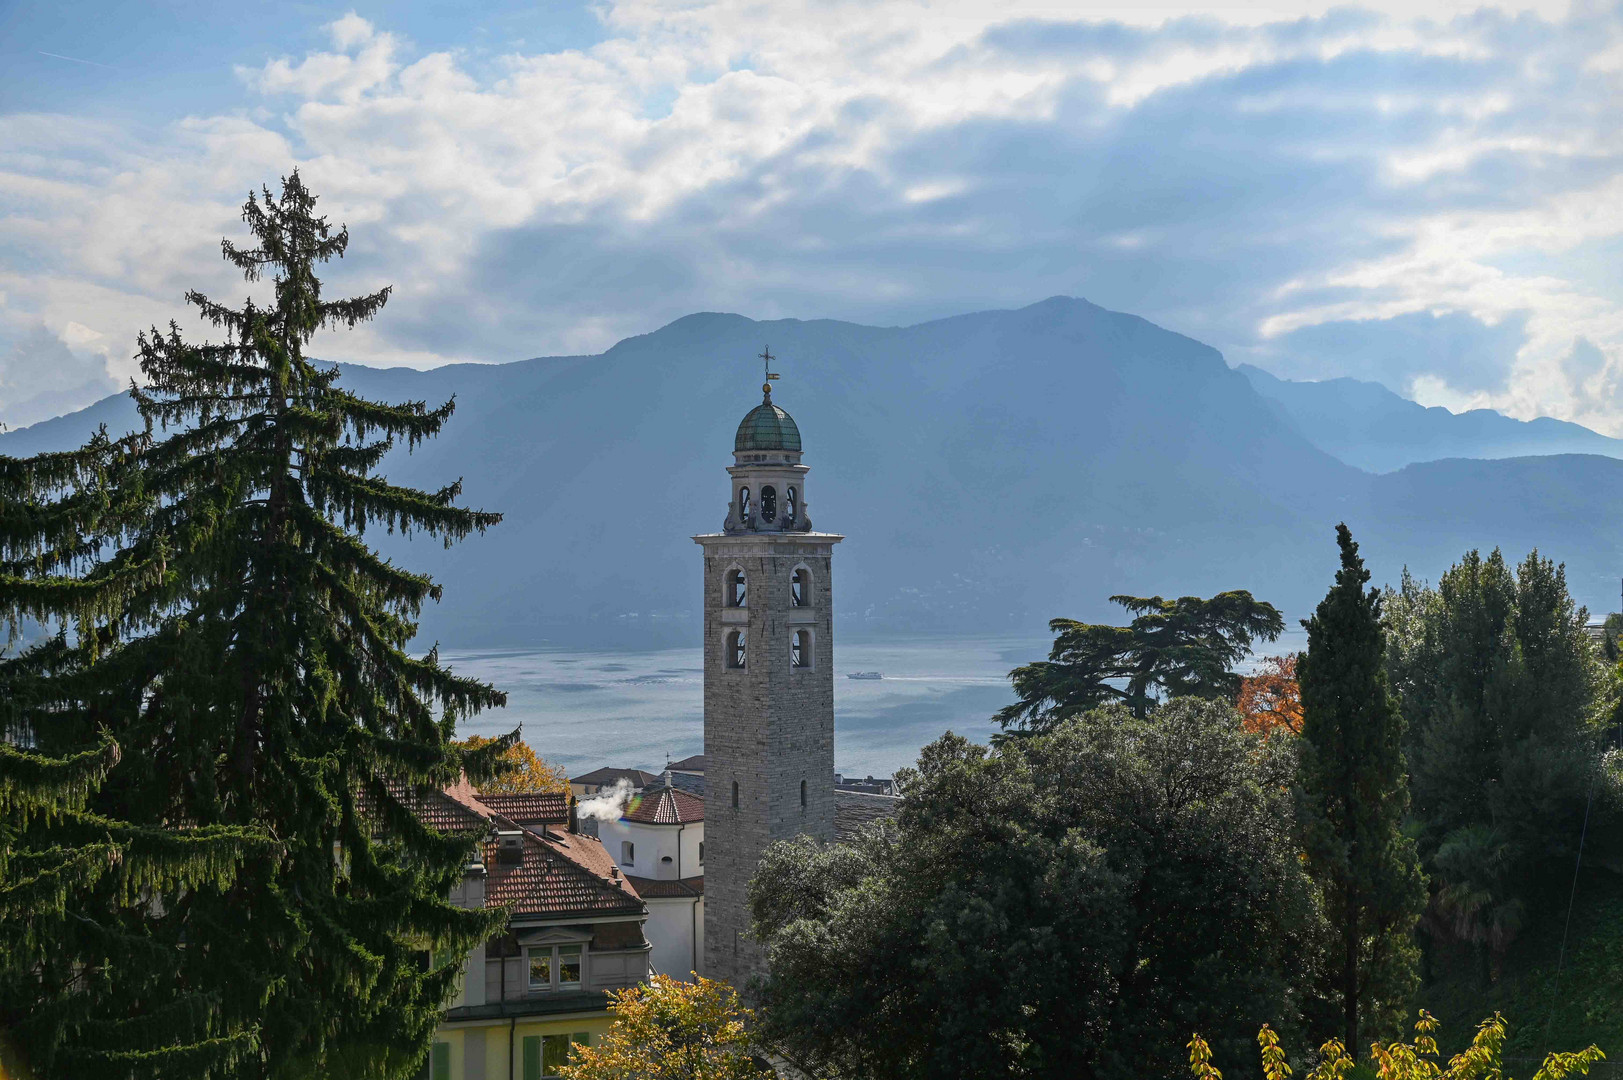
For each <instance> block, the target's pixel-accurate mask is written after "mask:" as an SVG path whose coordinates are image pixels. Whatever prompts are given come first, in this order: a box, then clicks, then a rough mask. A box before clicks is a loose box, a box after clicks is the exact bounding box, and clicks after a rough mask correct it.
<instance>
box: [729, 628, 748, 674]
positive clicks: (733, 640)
mask: <svg viewBox="0 0 1623 1080" xmlns="http://www.w3.org/2000/svg"><path fill="white" fill-rule="evenodd" d="M744 659H745V656H744V631H742V630H734V631H733V632H732V633H730V634H728V635H727V666H728V667H730V668H741V667H743V666H744Z"/></svg>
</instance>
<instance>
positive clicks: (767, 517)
mask: <svg viewBox="0 0 1623 1080" xmlns="http://www.w3.org/2000/svg"><path fill="white" fill-rule="evenodd" d="M777 517H778V489H777V488H775V487H773V486H772V485H771V484H768V485H767V486H766V487H764V488H762V489H761V520H762V521H764V522H767V523H768V524H771V523H772V522H773V521H776V520H777Z"/></svg>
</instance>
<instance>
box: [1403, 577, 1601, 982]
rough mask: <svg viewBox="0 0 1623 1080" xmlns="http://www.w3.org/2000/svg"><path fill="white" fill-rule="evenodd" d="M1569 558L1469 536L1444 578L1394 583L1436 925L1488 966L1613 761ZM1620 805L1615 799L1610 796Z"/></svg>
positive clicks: (1570, 847)
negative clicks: (1511, 559)
mask: <svg viewBox="0 0 1623 1080" xmlns="http://www.w3.org/2000/svg"><path fill="white" fill-rule="evenodd" d="M1587 617H1588V616H1587V613H1586V612H1585V611H1584V610H1583V609H1582V608H1579V607H1578V606H1577V605H1576V604H1575V603H1574V602H1573V600H1572V597H1571V596H1570V595H1569V593H1568V591H1567V585H1566V574H1565V570H1564V568H1563V567H1560V566H1557V565H1555V564H1554V563H1553V562H1552V561H1551V560H1549V559H1546V558H1543V557H1542V556H1540V555H1539V553H1538V552H1537V551H1534V552H1532V553H1530V554H1529V555H1528V556H1527V558H1526V559H1524V560H1523V561H1522V562H1521V564H1520V565H1518V566H1517V567H1516V568H1515V570H1514V571H1512V569H1511V568H1510V567H1509V566H1508V565H1507V564H1506V563H1505V560H1504V558H1503V556H1501V555H1500V553H1499V552H1498V551H1497V550H1495V551H1494V552H1493V553H1492V554H1490V555H1488V556H1487V557H1486V558H1483V557H1482V556H1481V555H1480V554H1479V553H1478V552H1475V551H1472V552H1469V553H1467V554H1466V556H1465V557H1464V558H1463V559H1461V560H1460V562H1459V563H1457V564H1456V565H1455V566H1453V567H1452V568H1450V569H1449V571H1448V572H1447V573H1446V574H1444V575H1443V577H1442V580H1441V581H1440V582H1439V583H1438V587H1437V588H1436V589H1430V588H1426V587H1424V586H1422V585H1418V584H1417V583H1415V581H1414V580H1413V579H1412V578H1410V577H1409V576H1408V575H1407V574H1406V575H1405V577H1404V581H1403V584H1402V587H1401V589H1400V590H1398V591H1397V592H1395V593H1393V594H1391V595H1390V597H1389V599H1388V605H1387V622H1388V624H1389V626H1390V627H1391V628H1392V635H1391V636H1392V641H1391V644H1390V645H1389V647H1388V650H1387V666H1388V670H1389V671H1390V672H1391V675H1392V682H1393V685H1394V686H1395V687H1396V688H1397V690H1398V694H1399V698H1400V700H1401V703H1402V707H1403V712H1404V715H1405V717H1406V719H1407V720H1408V723H1409V735H1408V739H1407V743H1408V748H1409V760H1410V761H1411V762H1412V763H1413V770H1414V775H1413V780H1412V789H1413V793H1414V820H1415V823H1416V826H1417V832H1418V836H1419V840H1420V852H1421V855H1422V857H1423V858H1424V859H1425V862H1426V866H1427V869H1428V871H1430V873H1431V875H1432V892H1431V902H1430V904H1429V906H1428V908H1427V913H1426V919H1425V922H1424V924H1423V926H1424V928H1425V930H1426V931H1427V933H1428V934H1429V935H1430V936H1431V937H1433V938H1436V939H1441V940H1444V941H1449V940H1452V941H1460V942H1465V943H1469V944H1470V945H1472V946H1474V947H1476V948H1477V949H1478V951H1479V954H1480V955H1481V957H1482V959H1483V966H1484V970H1485V974H1488V975H1489V976H1490V977H1491V974H1492V972H1493V970H1494V968H1495V967H1496V965H1497V961H1498V958H1499V957H1500V956H1501V955H1502V953H1503V952H1504V949H1505V948H1506V947H1507V946H1508V945H1509V944H1510V942H1511V941H1512V940H1513V939H1514V938H1515V936H1516V934H1517V932H1518V931H1519V930H1520V929H1521V927H1522V926H1523V925H1524V924H1525V922H1526V921H1527V919H1528V917H1529V908H1528V905H1529V903H1530V902H1531V897H1532V895H1533V894H1534V893H1536V892H1537V891H1538V886H1539V882H1540V880H1541V879H1542V878H1544V877H1545V876H1547V875H1548V874H1549V873H1551V872H1554V871H1556V869H1557V868H1558V867H1559V868H1561V869H1562V871H1563V872H1567V871H1568V868H1570V866H1571V864H1572V860H1573V858H1574V856H1575V850H1574V849H1575V845H1576V844H1577V841H1578V834H1579V832H1580V828H1581V826H1582V823H1583V819H1584V815H1585V813H1586V811H1588V810H1590V809H1591V807H1590V806H1589V802H1590V799H1589V796H1590V794H1591V792H1594V791H1597V790H1599V791H1601V792H1606V791H1607V790H1609V789H1608V788H1606V787H1605V786H1601V785H1597V781H1598V780H1599V778H1600V773H1601V770H1602V758H1601V752H1602V745H1603V742H1604V737H1605V729H1606V727H1607V725H1608V723H1609V720H1610V712H1611V710H1612V708H1613V707H1614V706H1613V704H1612V701H1613V698H1612V694H1613V691H1612V688H1611V687H1612V679H1611V678H1609V676H1608V673H1607V672H1606V670H1605V669H1604V667H1603V665H1602V664H1601V662H1600V660H1599V658H1598V657H1597V656H1596V650H1595V649H1594V647H1593V645H1592V644H1591V643H1590V641H1589V638H1588V636H1587V635H1586V633H1585V632H1584V624H1585V622H1586V620H1587ZM1601 811H1602V813H1603V814H1607V813H1610V811H1611V807H1610V806H1603V807H1602V808H1601Z"/></svg>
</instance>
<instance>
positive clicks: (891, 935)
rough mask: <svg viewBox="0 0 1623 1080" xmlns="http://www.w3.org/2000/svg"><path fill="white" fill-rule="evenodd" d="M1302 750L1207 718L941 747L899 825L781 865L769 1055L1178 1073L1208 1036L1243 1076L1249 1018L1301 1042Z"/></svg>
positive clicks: (762, 929)
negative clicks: (1296, 813)
mask: <svg viewBox="0 0 1623 1080" xmlns="http://www.w3.org/2000/svg"><path fill="white" fill-rule="evenodd" d="M1294 742H1295V740H1292V739H1272V740H1268V739H1264V738H1263V737H1262V736H1259V735H1254V734H1251V733H1249V732H1246V731H1244V730H1243V729H1242V727H1241V725H1240V720H1239V717H1238V715H1237V714H1236V713H1235V712H1234V710H1233V709H1232V708H1231V707H1229V706H1228V705H1226V704H1223V703H1219V702H1208V701H1200V700H1196V699H1182V700H1174V701H1173V702H1171V703H1169V704H1168V705H1165V706H1163V707H1162V708H1161V709H1160V710H1159V711H1158V712H1157V714H1156V716H1155V717H1154V718H1153V719H1151V720H1140V719H1138V718H1135V717H1134V716H1132V714H1131V713H1130V712H1129V711H1128V710H1127V709H1126V708H1125V707H1124V706H1122V705H1119V704H1116V705H1110V706H1106V707H1103V708H1101V709H1098V710H1096V711H1094V712H1091V713H1089V714H1086V715H1084V716H1082V717H1079V718H1076V719H1074V720H1071V721H1068V722H1066V723H1064V724H1061V725H1059V726H1057V727H1056V728H1054V729H1053V730H1052V731H1050V732H1048V733H1045V734H1041V735H1034V736H1032V737H1030V738H1025V739H1019V740H1014V741H1011V742H1006V743H1004V744H1002V745H1001V746H1000V747H998V748H996V749H992V750H988V749H987V748H986V747H982V746H976V745H973V744H971V743H969V742H968V741H966V740H965V739H963V738H961V737H958V736H954V735H950V734H949V735H946V736H944V737H942V738H941V739H939V740H937V741H936V742H935V743H933V744H931V745H930V746H928V747H926V748H925V750H924V751H923V753H922V756H921V757H920V760H919V768H918V771H917V773H915V774H913V775H912V776H910V777H909V778H908V779H909V783H908V784H907V786H906V788H905V792H906V794H905V795H904V796H903V801H902V803H901V807H900V813H899V816H898V817H897V819H896V820H895V821H894V822H887V823H885V824H883V825H881V826H877V827H874V828H872V829H871V830H870V831H868V832H867V833H866V834H864V835H863V836H862V837H861V838H860V839H859V840H857V841H856V842H855V843H852V844H836V845H824V844H819V843H817V842H816V841H813V840H811V839H809V838H800V839H797V840H794V841H788V842H785V843H781V844H777V845H774V846H773V847H772V848H770V849H768V852H767V854H766V857H765V858H764V859H763V861H762V863H761V866H760V869H759V871H758V873H757V874H756V876H755V879H754V881H753V882H752V884H751V887H750V907H751V912H752V915H753V917H754V920H755V929H756V933H758V934H759V935H760V937H761V938H762V940H763V941H764V942H765V944H766V947H767V954H768V967H769V975H768V977H767V979H766V981H765V983H764V985H763V987H762V989H761V993H762V997H761V1018H762V1032H763V1039H764V1040H765V1041H766V1042H767V1043H768V1044H769V1045H771V1046H772V1047H773V1049H774V1051H775V1052H777V1053H780V1054H782V1055H783V1056H784V1057H785V1058H786V1059H788V1060H789V1061H790V1062H792V1063H794V1064H796V1065H797V1066H798V1067H800V1068H801V1069H802V1070H803V1071H805V1072H807V1073H808V1074H809V1075H815V1076H823V1077H831V1078H832V1077H874V1076H884V1077H896V1078H914V1077H919V1078H922V1077H964V1076H974V1077H1014V1076H1074V1077H1124V1078H1125V1077H1140V1076H1169V1075H1172V1074H1173V1073H1174V1072H1176V1071H1177V1070H1178V1069H1179V1068H1180V1062H1181V1060H1182V1054H1183V1045H1184V1041H1185V1040H1186V1039H1187V1038H1188V1033H1189V1032H1190V1031H1191V1030H1194V1029H1196V1028H1199V1029H1201V1030H1210V1031H1213V1032H1216V1033H1218V1038H1217V1047H1218V1053H1219V1056H1220V1057H1221V1058H1222V1059H1224V1060H1227V1061H1239V1060H1240V1059H1241V1058H1240V1055H1243V1054H1245V1053H1247V1044H1248V1041H1249V1032H1248V1030H1247V1029H1246V1028H1245V1027H1244V1024H1245V1021H1244V1020H1243V1019H1242V1018H1245V1017H1250V1016H1257V1015H1266V1016H1271V1017H1285V1018H1287V1026H1292V1027H1294V1025H1291V1024H1290V1023H1289V1018H1293V1017H1296V1016H1298V1015H1299V1014H1300V1013H1301V1012H1302V1010H1303V1007H1304V1004H1305V1003H1304V1001H1303V1000H1302V997H1301V995H1300V993H1299V991H1298V986H1299V985H1301V983H1302V982H1303V980H1302V979H1300V978H1299V977H1298V975H1297V973H1298V972H1300V970H1301V969H1302V965H1303V964H1304V962H1305V964H1306V966H1307V968H1308V969H1309V970H1311V967H1312V963H1313V957H1314V956H1316V955H1317V948H1318V935H1319V933H1320V932H1321V924H1320V922H1319V920H1318V916H1317V913H1316V910H1315V908H1314V906H1313V902H1312V896H1311V883H1310V882H1309V880H1308V879H1307V876H1306V874H1305V872H1304V871H1303V870H1302V867H1301V864H1300V860H1299V858H1298V852H1297V848H1296V845H1295V842H1294V839H1293V837H1292V829H1291V815H1290V794H1289V784H1290V778H1291V776H1292V774H1293V771H1294V765H1295V751H1294V745H1293V744H1294ZM1304 958H1305V961H1304ZM1306 981H1307V982H1311V978H1309V979H1307V980H1306Z"/></svg>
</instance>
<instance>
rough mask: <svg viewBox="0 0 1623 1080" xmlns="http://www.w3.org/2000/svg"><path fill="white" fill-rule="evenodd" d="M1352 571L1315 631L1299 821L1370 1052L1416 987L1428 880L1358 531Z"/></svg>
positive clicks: (1342, 989)
mask: <svg viewBox="0 0 1623 1080" xmlns="http://www.w3.org/2000/svg"><path fill="white" fill-rule="evenodd" d="M1336 541H1337V543H1338V544H1339V545H1340V548H1341V569H1340V570H1339V571H1337V573H1336V581H1335V585H1333V586H1332V587H1331V589H1330V592H1329V594H1328V595H1326V596H1325V598H1324V599H1323V600H1322V601H1321V602H1320V603H1319V606H1318V608H1317V610H1316V611H1315V612H1314V614H1313V617H1312V618H1311V619H1307V620H1305V621H1304V623H1303V625H1304V626H1305V627H1306V628H1307V652H1306V653H1305V654H1303V655H1302V657H1301V658H1300V660H1299V661H1298V665H1297V674H1298V678H1299V679H1300V681H1301V693H1302V738H1301V758H1300V764H1299V767H1298V771H1297V791H1296V797H1297V820H1298V823H1299V827H1300V828H1301V830H1302V844H1303V848H1304V850H1305V851H1306V854H1307V864H1308V869H1309V870H1310V872H1311V873H1312V874H1313V876H1314V878H1315V879H1316V880H1317V881H1318V883H1319V887H1320V888H1321V889H1322V890H1323V897H1324V906H1325V914H1326V915H1327V916H1328V917H1329V919H1330V922H1331V925H1332V933H1333V940H1334V943H1335V947H1334V949H1333V952H1332V955H1331V956H1330V958H1329V963H1328V965H1327V966H1328V969H1329V971H1330V973H1331V979H1332V986H1331V987H1330V988H1329V990H1330V995H1331V996H1332V997H1333V998H1337V999H1339V1000H1340V1003H1341V1013H1342V1023H1343V1031H1342V1037H1343V1040H1344V1042H1345V1044H1346V1047H1347V1050H1348V1052H1349V1053H1351V1054H1354V1055H1358V1054H1359V1053H1360V1046H1359V1035H1360V1033H1361V1032H1362V1031H1363V1030H1365V1028H1366V1027H1367V1026H1369V1025H1370V1022H1371V1021H1374V1022H1377V1023H1379V1022H1382V1021H1385V1020H1387V1019H1389V1018H1390V1014H1391V1012H1392V1010H1393V1009H1395V1008H1396V1007H1398V1006H1401V1005H1402V1004H1403V1002H1404V999H1405V998H1406V997H1407V995H1408V994H1409V993H1410V992H1412V989H1413V987H1414V985H1415V982H1416V961H1417V951H1416V949H1415V945H1414V939H1413V938H1414V935H1413V932H1414V926H1415V923H1416V921H1417V920H1418V918H1419V916H1420V911H1421V908H1422V907H1423V906H1424V904H1425V881H1424V879H1423V877H1422V876H1421V873H1420V866H1419V862H1418V859H1417V856H1416V853H1415V845H1414V842H1413V841H1412V840H1410V839H1409V838H1407V837H1406V836H1404V834H1403V832H1402V825H1403V817H1404V813H1405V812H1406V811H1407V809H1408V805H1409V792H1408V778H1407V776H1406V775H1405V765H1404V756H1403V717H1402V714H1401V713H1399V711H1398V708H1397V705H1396V703H1395V702H1394V701H1393V699H1392V696H1391V694H1390V692H1389V691H1388V689H1387V683H1386V670H1385V666H1384V661H1385V651H1386V643H1385V635H1384V632H1383V630H1382V627H1381V594H1380V592H1379V591H1378V590H1375V589H1371V590H1368V591H1367V592H1366V591H1365V589H1364V585H1365V584H1366V583H1367V582H1368V581H1369V571H1368V570H1366V569H1364V561H1363V559H1361V558H1360V557H1359V555H1358V545H1357V544H1356V543H1354V542H1353V538H1352V533H1351V532H1350V531H1349V530H1348V529H1347V526H1346V525H1344V524H1343V525H1337V526H1336Z"/></svg>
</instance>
